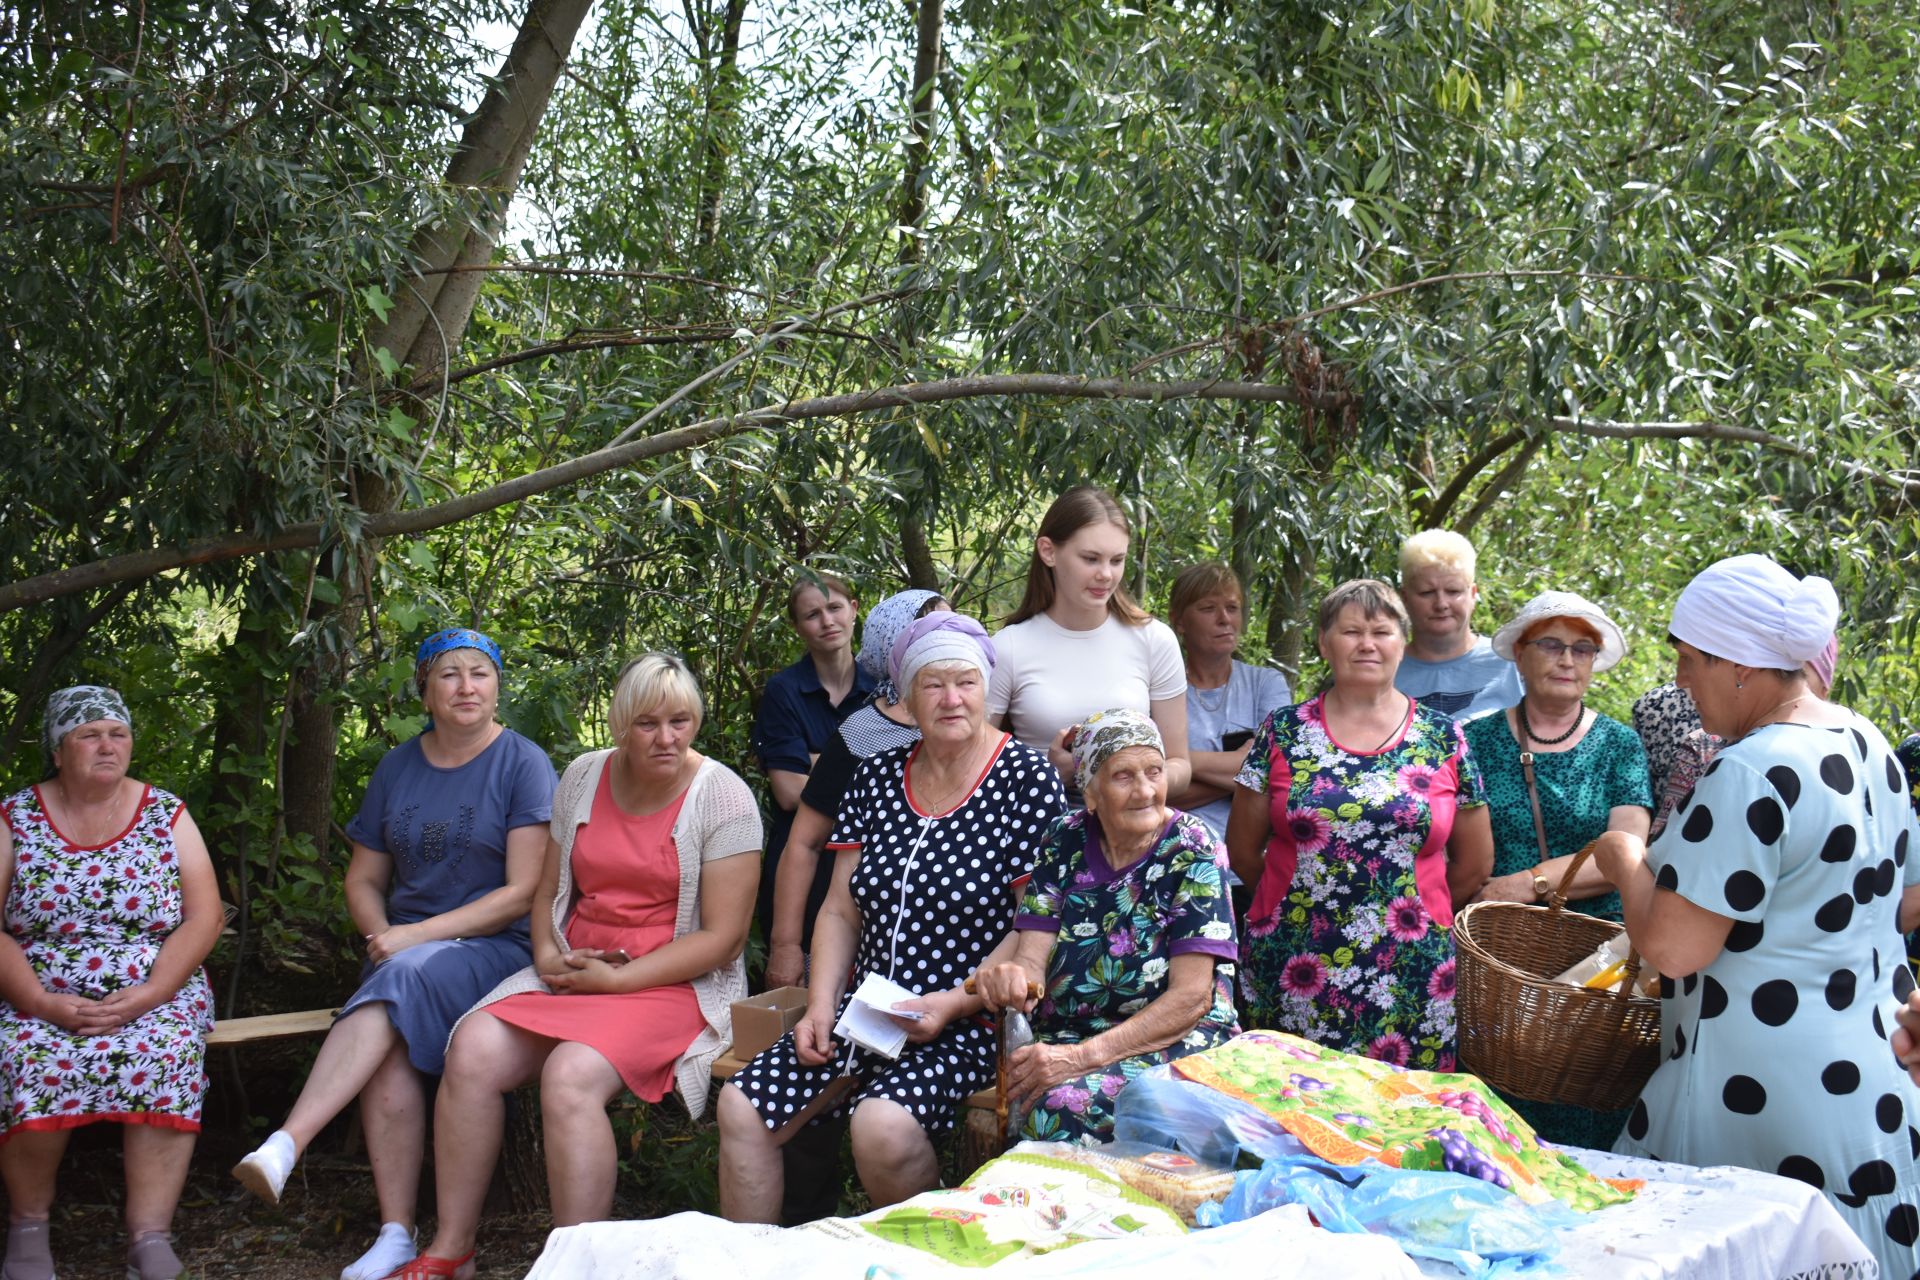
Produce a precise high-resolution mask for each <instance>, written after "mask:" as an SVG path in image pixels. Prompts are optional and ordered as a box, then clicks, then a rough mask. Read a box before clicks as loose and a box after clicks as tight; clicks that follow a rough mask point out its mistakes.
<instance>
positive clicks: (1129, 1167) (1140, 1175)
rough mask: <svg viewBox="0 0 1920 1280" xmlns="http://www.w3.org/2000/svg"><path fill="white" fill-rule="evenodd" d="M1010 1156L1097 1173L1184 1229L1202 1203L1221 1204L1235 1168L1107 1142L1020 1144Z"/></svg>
mask: <svg viewBox="0 0 1920 1280" xmlns="http://www.w3.org/2000/svg"><path fill="white" fill-rule="evenodd" d="M1010 1154H1024V1155H1037V1156H1046V1157H1047V1158H1048V1159H1052V1160H1065V1161H1067V1162H1069V1163H1072V1164H1083V1165H1086V1166H1087V1167H1088V1168H1091V1169H1098V1170H1100V1171H1101V1172H1102V1173H1105V1174H1108V1175H1109V1176H1111V1177H1114V1178H1118V1179H1119V1180H1120V1181H1121V1182H1124V1183H1126V1184H1127V1185H1128V1186H1130V1187H1132V1188H1133V1189H1134V1190H1135V1191H1138V1192H1139V1193H1140V1194H1141V1195H1143V1196H1148V1197H1150V1198H1152V1199H1154V1200H1156V1201H1158V1202H1159V1203H1161V1204H1163V1205H1165V1206H1166V1207H1167V1208H1169V1209H1171V1210H1173V1211H1174V1212H1175V1213H1177V1214H1179V1215H1180V1220H1181V1221H1182V1222H1184V1223H1186V1224H1187V1225H1188V1226H1192V1225H1193V1223H1194V1215H1195V1214H1196V1213H1197V1212H1198V1210H1199V1208H1200V1206H1201V1205H1203V1204H1207V1203H1209V1202H1211V1201H1219V1200H1224V1199H1226V1198H1227V1193H1228V1192H1230V1191H1232V1190H1233V1170H1231V1169H1226V1168H1222V1167H1221V1166H1219V1165H1216V1164H1207V1163H1205V1162H1204V1161H1200V1160H1196V1159H1194V1158H1193V1157H1192V1156H1190V1155H1187V1154H1185V1153H1184V1152H1180V1151H1167V1150H1165V1149H1163V1148H1160V1147H1153V1146H1147V1145H1145V1144H1143V1143H1138V1142H1110V1143H1107V1144H1106V1145H1105V1146H1099V1147H1083V1146H1080V1145H1078V1144H1077V1143H1072V1142H1023V1143H1021V1144H1020V1145H1019V1146H1017V1147H1015V1148H1014V1149H1013V1152H1012V1153H1010Z"/></svg>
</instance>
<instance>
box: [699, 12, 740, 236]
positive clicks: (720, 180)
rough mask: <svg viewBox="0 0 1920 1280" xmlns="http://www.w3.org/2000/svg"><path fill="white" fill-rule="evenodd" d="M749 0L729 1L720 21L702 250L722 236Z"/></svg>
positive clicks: (710, 94)
mask: <svg viewBox="0 0 1920 1280" xmlns="http://www.w3.org/2000/svg"><path fill="white" fill-rule="evenodd" d="M746 16H747V0H727V9H726V13H725V14H723V15H722V17H721V19H720V65H719V67H718V68H717V69H716V70H715V71H714V75H713V80H712V81H711V82H710V84H709V85H708V87H707V106H706V135H705V138H704V139H703V141H702V144H701V145H702V150H704V151H705V153H706V157H705V160H704V161H703V162H702V165H701V172H700V185H701V187H702V188H703V190H702V192H701V196H700V225H699V227H698V228H697V230H696V235H695V240H696V242H697V243H698V244H699V246H700V248H701V251H702V252H705V251H707V250H710V249H712V248H713V245H714V242H715V241H716V240H718V239H719V237H720V196H721V191H722V188H723V187H724V186H725V185H726V180H727V154H728V153H729V152H731V151H732V150H733V124H734V108H735V107H736V105H737V104H738V102H739V97H740V75H739V64H740V26H741V24H742V23H743V22H744V21H745V20H746Z"/></svg>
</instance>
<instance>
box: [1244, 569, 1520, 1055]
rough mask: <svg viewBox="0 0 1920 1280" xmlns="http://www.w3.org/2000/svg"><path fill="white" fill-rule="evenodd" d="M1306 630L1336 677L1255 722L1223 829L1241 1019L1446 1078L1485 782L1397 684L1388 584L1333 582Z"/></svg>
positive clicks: (1395, 601)
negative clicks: (1240, 901) (1240, 895)
mask: <svg viewBox="0 0 1920 1280" xmlns="http://www.w3.org/2000/svg"><path fill="white" fill-rule="evenodd" d="M1318 621H1319V628H1318V629H1319V647H1320V655H1321V656H1322V657H1323V658H1325V659H1326V661H1327V665H1328V667H1329V668H1330V669H1331V670H1332V672H1333V682H1332V684H1331V685H1330V686H1329V687H1328V688H1327V689H1326V690H1325V691H1324V692H1322V693H1321V694H1320V695H1319V696H1317V697H1314V698H1312V699H1309V700H1308V701H1306V702H1304V703H1301V704H1299V705H1298V706H1290V707H1282V708H1280V709H1279V710H1277V711H1275V712H1273V713H1272V714H1271V715H1269V716H1268V717H1267V719H1266V721H1265V722H1264V723H1262V724H1261V726H1260V728H1259V730H1258V731H1257V732H1255V734H1254V736H1253V743H1252V745H1251V747H1250V748H1249V749H1248V751H1247V762H1246V764H1245V766H1243V767H1242V769H1241V771H1240V774H1239V777H1238V778H1237V779H1235V782H1236V790H1235V794H1234V799H1233V812H1232V814H1231V816H1230V817H1229V819H1228V822H1227V851H1228V854H1229V855H1230V856H1231V858H1232V860H1233V868H1234V870H1235V871H1236V872H1237V873H1238V874H1239V876H1240V878H1241V879H1242V880H1244V881H1245V882H1246V883H1248V884H1250V885H1253V886H1254V895H1253V905H1252V907H1251V908H1250V909H1249V910H1248V912H1247V922H1246V929H1245V931H1244V933H1243V935H1242V938H1241V945H1240V981H1241V987H1242V990H1243V992H1244V994H1245V998H1246V1003H1245V1006H1244V1012H1245V1014H1246V1020H1247V1021H1248V1023H1249V1024H1250V1025H1252V1026H1255V1027H1263V1028H1271V1029H1274V1030H1279V1031H1290V1032H1293V1033H1294V1034H1296V1035H1301V1036H1305V1037H1307V1038H1308V1039H1310V1040H1312V1041H1314V1042H1315V1043H1317V1044H1322V1045H1326V1046H1328V1047H1329V1048H1334V1049H1344V1050H1347V1051H1349V1052H1354V1053H1364V1054H1366V1055H1368V1056H1369V1057H1373V1058H1378V1059H1380V1060H1382V1061H1385V1062H1391V1063H1394V1064H1396V1065H1398V1066H1410V1067H1417V1068H1420V1069H1422V1070H1428V1071H1451V1070H1453V1069H1454V1021H1453V1018H1454V1000H1453V996H1454V955H1453V913H1454V910H1455V908H1456V906H1459V905H1464V904H1465V903H1466V902H1467V900H1468V899H1469V898H1471V897H1472V896H1473V894H1474V893H1475V892H1476V891H1478V890H1479V888H1480V886H1481V885H1482V884H1484V883H1485V882H1486V879H1487V875H1488V872H1489V871H1490V870H1491V869H1492V866H1493V839H1492V835H1491V832H1490V829H1489V826H1488V821H1487V803H1486V797H1485V794H1484V792H1483V791H1482V789H1481V784H1480V775H1479V773H1478V771H1477V770H1476V769H1475V768H1474V765H1473V760H1472V757H1471V755H1470V753H1469V749H1468V747H1467V741H1466V738H1465V736H1464V735H1463V734H1462V733H1461V731H1460V726H1459V725H1457V724H1456V723H1454V721H1453V720H1452V719H1451V718H1450V717H1448V716H1446V715H1444V714H1442V713H1440V712H1437V711H1434V710H1432V709H1430V708H1428V707H1424V706H1422V705H1420V703H1419V702H1417V701H1415V700H1414V699H1412V698H1409V697H1407V696H1406V695H1405V694H1403V693H1400V692H1399V691H1398V690H1396V689H1395V688H1394V687H1393V677H1394V673H1395V672H1396V671H1397V670H1398V669H1399V666H1400V657H1401V654H1402V653H1403V652H1405V649H1406V642H1407V630H1408V623H1407V612H1406V608H1405V606H1403V605H1402V604H1401V603H1400V597H1399V595H1398V594H1397V593H1396V592H1395V591H1394V590H1393V588H1392V587H1389V586H1387V585H1386V584H1385V583H1382V582H1376V581H1373V580H1371V579H1361V580H1358V581H1355V582H1349V583H1345V584H1344V585H1342V586H1340V587H1337V588H1335V589H1334V591H1333V593H1332V594H1331V595H1329V596H1328V597H1327V598H1326V600H1325V601H1324V602H1322V604H1321V606H1320V616H1319V620H1318Z"/></svg>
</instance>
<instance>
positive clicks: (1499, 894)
mask: <svg viewBox="0 0 1920 1280" xmlns="http://www.w3.org/2000/svg"><path fill="white" fill-rule="evenodd" d="M1473 900H1474V901H1475V902H1538V901H1540V899H1539V898H1538V897H1537V896H1536V895H1535V894H1534V892H1533V872H1531V871H1516V872H1514V873H1513V874H1512V875H1510V876H1495V877H1494V878H1493V879H1491V880H1489V881H1487V882H1486V883H1485V884H1483V885H1481V886H1480V892H1478V893H1476V894H1474V895H1473Z"/></svg>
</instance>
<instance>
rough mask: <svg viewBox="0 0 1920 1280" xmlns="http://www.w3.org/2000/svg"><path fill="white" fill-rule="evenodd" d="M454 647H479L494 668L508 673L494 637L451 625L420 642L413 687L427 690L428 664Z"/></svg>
mask: <svg viewBox="0 0 1920 1280" xmlns="http://www.w3.org/2000/svg"><path fill="white" fill-rule="evenodd" d="M454 649H478V650H479V651H480V652H481V653H484V654H486V655H487V658H488V659H489V660H490V661H491V662H492V663H493V669H494V670H495V671H496V672H498V673H499V674H500V675H502V676H504V675H506V673H507V664H506V663H505V662H504V661H502V660H501V657H500V646H499V645H497V644H495V643H494V642H493V637H492V636H489V635H486V634H485V633H483V632H479V631H475V630H473V629H472V628H471V627H451V628H449V629H447V630H445V631H436V632H434V633H433V634H432V635H430V636H428V637H427V638H426V639H425V640H422V641H421V642H420V647H419V648H418V649H416V650H415V651H414V654H413V687H414V690H415V691H416V692H418V693H422V694H424V693H425V692H426V691H427V666H428V664H429V663H431V662H432V661H433V660H434V659H435V658H437V657H439V656H440V655H441V654H443V653H447V652H450V651H452V650H454Z"/></svg>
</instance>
